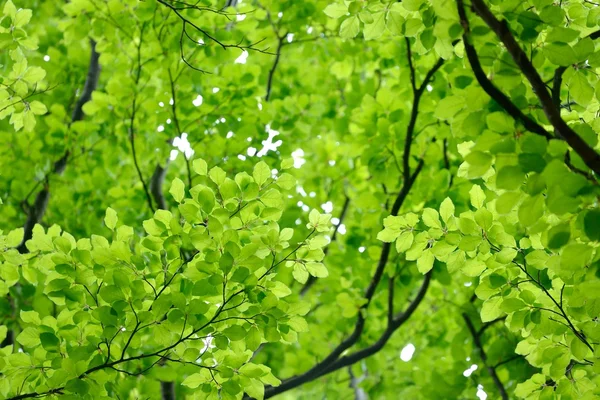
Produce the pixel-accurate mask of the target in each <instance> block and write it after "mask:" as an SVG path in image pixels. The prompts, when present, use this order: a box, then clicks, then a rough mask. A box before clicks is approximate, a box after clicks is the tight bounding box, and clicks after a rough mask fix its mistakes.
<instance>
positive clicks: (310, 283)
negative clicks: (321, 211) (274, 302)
mask: <svg viewBox="0 0 600 400" xmlns="http://www.w3.org/2000/svg"><path fill="white" fill-rule="evenodd" d="M349 206H350V198H349V197H348V196H346V197H345V200H344V205H343V206H342V211H341V212H340V216H339V217H338V219H339V222H338V224H337V225H336V226H335V227H334V228H333V234H332V235H331V241H330V242H329V244H327V247H325V249H324V250H323V253H324V257H327V254H328V253H329V248H330V247H331V245H332V243H334V242H335V241H336V239H337V234H338V231H339V229H340V226H341V225H342V224H343V222H344V218H345V217H346V213H347V212H348V207H349ZM316 281H317V278H315V277H314V276H312V275H311V276H310V277H309V278H308V280H307V281H306V283H305V284H304V286H303V287H302V289H301V290H300V296H305V295H306V293H308V291H309V290H310V288H311V287H312V286H313V285H314V284H315V282H316Z"/></svg>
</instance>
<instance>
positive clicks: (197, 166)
mask: <svg viewBox="0 0 600 400" xmlns="http://www.w3.org/2000/svg"><path fill="white" fill-rule="evenodd" d="M192 168H193V169H194V172H195V173H197V174H198V175H202V176H206V175H207V174H208V164H207V163H206V161H204V160H203V159H201V158H197V159H195V160H194V161H193V163H192Z"/></svg>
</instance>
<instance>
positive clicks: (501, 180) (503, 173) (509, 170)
mask: <svg viewBox="0 0 600 400" xmlns="http://www.w3.org/2000/svg"><path fill="white" fill-rule="evenodd" d="M524 179H525V174H524V173H523V171H521V168H519V167H515V166H510V165H509V166H506V167H504V168H502V169H501V170H500V171H498V175H497V176H496V186H497V187H498V188H499V189H505V190H516V189H518V188H519V187H520V186H521V184H522V183H523V180H524Z"/></svg>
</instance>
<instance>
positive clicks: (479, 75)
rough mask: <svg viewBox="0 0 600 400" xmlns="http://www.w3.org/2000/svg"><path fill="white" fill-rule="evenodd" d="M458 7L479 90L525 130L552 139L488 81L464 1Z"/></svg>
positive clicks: (469, 58) (467, 53) (458, 2)
mask: <svg viewBox="0 0 600 400" xmlns="http://www.w3.org/2000/svg"><path fill="white" fill-rule="evenodd" d="M457 5H458V15H459V18H460V22H461V25H462V27H463V30H464V33H463V43H464V46H465V53H466V55H467V59H468V60H469V64H471V69H472V70H473V74H474V75H475V79H477V82H479V85H481V88H482V89H483V90H484V91H485V92H486V93H487V94H488V96H490V97H491V98H492V99H493V100H494V101H495V102H496V103H498V105H500V106H501V107H502V108H503V109H504V110H505V111H506V112H507V113H508V114H509V115H510V116H511V117H513V119H515V120H517V121H521V123H522V124H523V126H524V127H525V129H527V130H528V131H530V132H533V133H536V134H538V135H541V136H543V137H545V138H546V139H548V140H550V139H552V135H550V133H548V132H547V131H546V130H545V129H544V128H543V127H542V126H541V125H540V124H538V123H537V122H535V121H534V120H533V119H531V118H530V117H528V116H527V115H525V114H523V112H522V111H521V110H520V109H519V108H518V107H517V106H516V105H515V104H514V103H513V102H512V101H511V100H510V99H509V98H508V96H506V95H505V94H504V93H503V92H502V91H500V89H498V88H497V87H496V86H495V85H494V84H493V83H492V81H491V80H490V79H488V77H487V75H486V74H485V72H484V71H483V68H482V67H481V63H480V62H479V56H478V55H477V51H476V50H475V47H474V46H473V43H472V39H471V28H470V25H469V20H468V18H467V13H466V12H465V7H464V1H463V0H457Z"/></svg>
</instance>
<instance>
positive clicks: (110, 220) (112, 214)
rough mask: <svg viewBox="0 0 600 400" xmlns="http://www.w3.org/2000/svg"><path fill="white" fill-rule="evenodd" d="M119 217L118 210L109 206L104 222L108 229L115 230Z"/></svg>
mask: <svg viewBox="0 0 600 400" xmlns="http://www.w3.org/2000/svg"><path fill="white" fill-rule="evenodd" d="M118 220H119V218H118V217H117V212H116V211H115V210H113V209H112V208H110V207H108V208H107V209H106V215H105V216H104V224H105V225H106V227H107V228H108V229H110V230H111V231H114V230H115V228H116V227H117V221H118Z"/></svg>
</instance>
